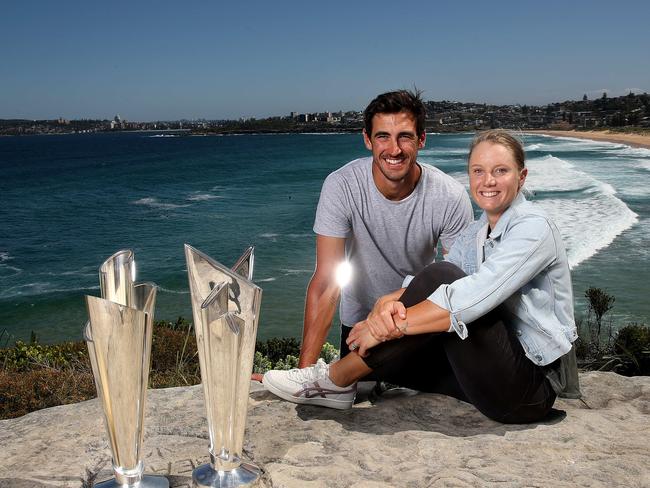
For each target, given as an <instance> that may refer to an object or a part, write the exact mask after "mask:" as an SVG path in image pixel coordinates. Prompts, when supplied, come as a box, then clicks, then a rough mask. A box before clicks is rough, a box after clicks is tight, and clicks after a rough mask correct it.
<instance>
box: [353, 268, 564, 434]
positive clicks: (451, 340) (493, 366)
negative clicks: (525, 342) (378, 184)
mask: <svg viewBox="0 0 650 488" xmlns="http://www.w3.org/2000/svg"><path fill="white" fill-rule="evenodd" d="M463 276H465V273H464V272H463V271H462V270H460V269H459V268H458V267H456V266H454V265H453V264H451V263H447V262H440V263H434V264H431V265H429V266H427V267H426V268H425V269H424V270H422V271H421V272H420V273H418V274H417V275H416V276H415V278H414V279H413V281H412V282H411V283H410V284H409V286H408V288H407V289H406V291H405V292H404V293H403V294H402V296H401V297H400V299H399V300H400V301H401V302H402V303H403V304H404V305H406V306H407V307H410V306H413V305H415V304H417V303H420V302H421V301H423V300H425V299H426V298H427V297H428V296H429V295H431V293H433V291H435V290H436V288H438V287H439V286H440V285H442V284H445V283H452V282H454V281H455V280H457V279H459V278H462V277H463ZM505 316H506V315H505V313H504V310H503V309H501V307H497V308H496V309H494V310H492V311H491V312H489V313H487V314H486V315H484V316H483V317H480V318H479V319H477V320H475V321H474V322H472V323H471V324H467V327H468V337H467V339H465V340H462V339H460V337H458V335H457V334H456V333H455V332H452V333H447V332H443V333H430V334H419V335H414V336H404V337H402V338H401V339H396V340H392V341H388V342H384V343H381V344H379V345H377V346H375V347H374V348H372V349H370V351H369V353H370V355H369V356H368V357H366V358H364V361H365V362H366V364H367V365H368V367H370V368H372V370H373V377H374V378H377V379H381V380H383V381H387V382H389V383H394V384H397V385H401V386H405V387H408V388H413V389H415V390H420V391H426V392H432V393H442V394H445V395H449V396H453V397H455V398H458V399H460V400H463V401H466V402H469V403H472V404H473V405H474V406H475V407H476V408H477V409H478V410H479V411H481V412H482V413H483V414H484V415H486V416H487V417H489V418H491V419H493V420H496V421H499V422H503V423H526V422H535V421H537V420H540V419H542V418H543V417H544V416H545V415H546V414H547V413H548V412H549V410H550V409H551V407H552V406H553V402H554V401H555V392H554V391H553V388H552V387H551V385H550V383H549V381H548V380H547V379H546V375H545V371H544V368H543V367H541V366H537V365H536V364H534V363H533V362H532V361H531V360H530V359H528V358H527V357H526V355H525V353H524V350H523V347H522V346H521V344H520V342H519V340H518V339H517V336H516V335H515V332H514V331H513V330H511V328H509V327H507V326H506V325H505V324H504V322H503V320H502V319H503V317H505Z"/></svg>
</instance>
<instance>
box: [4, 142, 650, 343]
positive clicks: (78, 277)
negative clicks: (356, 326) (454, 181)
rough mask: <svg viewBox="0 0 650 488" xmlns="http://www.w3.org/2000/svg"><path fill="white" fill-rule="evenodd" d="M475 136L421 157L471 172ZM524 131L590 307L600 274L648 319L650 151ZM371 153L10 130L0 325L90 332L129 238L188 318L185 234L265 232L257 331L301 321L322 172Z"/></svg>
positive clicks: (532, 187)
mask: <svg viewBox="0 0 650 488" xmlns="http://www.w3.org/2000/svg"><path fill="white" fill-rule="evenodd" d="M469 140H470V135H469V134H461V135H437V134H430V135H429V136H428V140H427V148H426V149H424V150H422V151H421V153H420V160H421V161H424V162H428V163H432V164H434V165H436V166H438V167H439V168H440V169H442V170H443V171H446V172H448V173H450V174H452V175H453V176H454V177H456V178H458V179H459V180H460V181H462V182H464V183H466V182H467V177H466V176H465V172H464V165H465V159H464V158H465V154H466V148H467V146H468V144H469ZM525 142H526V149H527V154H528V160H529V167H530V176H529V179H528V183H527V186H528V188H529V192H530V195H531V196H530V197H531V198H533V199H535V200H536V201H538V202H539V204H540V205H543V206H544V207H545V208H547V210H548V211H549V213H550V214H551V215H553V217H554V218H555V220H556V222H557V223H558V226H559V227H560V229H561V231H562V234H563V236H564V238H565V241H566V243H567V246H568V248H569V256H570V260H571V262H572V265H573V271H574V273H573V276H574V288H575V294H576V310H577V311H578V313H580V312H581V311H582V310H584V300H583V299H582V295H583V294H584V290H585V289H586V288H587V287H588V286H599V287H602V288H605V289H606V290H607V291H608V292H609V293H611V294H613V295H615V296H616V303H615V308H614V310H613V312H614V316H615V317H614V318H615V321H618V322H626V321H642V322H646V323H647V322H648V321H649V320H648V319H649V318H650V305H649V304H648V300H647V298H646V297H647V291H648V288H647V286H646V283H645V281H646V279H645V278H646V276H647V275H648V271H649V269H648V257H649V256H648V254H649V252H650V251H649V250H648V236H649V235H650V232H649V231H650V194H649V190H648V176H649V175H650V151H648V150H645V149H632V148H629V147H627V146H623V145H620V144H609V143H600V142H599V143H596V142H591V141H578V140H572V139H558V138H547V137H542V136H529V137H526V138H525ZM366 153H367V151H366V150H365V148H364V147H363V144H362V140H361V137H360V136H359V135H354V134H334V135H319V134H300V135H298V134H291V135H289V134H287V135H246V136H226V137H152V135H151V134H145V133H127V134H94V135H68V136H30V137H12V138H0V171H1V174H2V179H1V180H0V195H2V205H1V206H0V225H1V227H0V330H2V329H5V330H6V331H7V332H8V333H9V334H11V336H12V337H13V338H18V339H25V338H28V337H29V334H30V331H32V330H34V331H35V332H36V333H37V334H38V335H39V337H40V338H41V340H43V341H47V342H50V341H58V340H64V339H78V338H80V337H81V329H82V325H83V323H84V322H85V320H86V311H85V306H84V299H83V296H84V295H86V294H92V295H98V294H99V289H98V280H97V268H98V266H99V264H101V262H102V261H103V260H104V259H105V258H106V257H108V256H109V255H111V254H112V253H113V252H115V251H117V250H118V249H123V248H131V249H133V250H134V251H135V254H136V260H137V265H138V281H154V282H155V283H157V284H158V285H159V286H160V292H159V295H158V302H157V308H156V317H157V318H164V319H175V318H176V317H177V316H179V315H182V316H185V317H187V318H190V317H191V309H190V301H189V296H188V292H187V277H186V270H185V262H184V255H183V244H184V243H186V242H187V243H190V244H192V245H193V246H195V247H197V248H198V249H200V250H202V251H204V252H206V253H207V254H209V255H211V256H212V257H214V258H215V259H217V260H218V261H221V262H223V263H224V264H231V263H233V262H234V261H235V260H236V259H237V257H238V256H239V255H240V254H241V252H242V251H243V250H244V249H245V248H246V247H247V246H248V245H251V244H252V245H255V246H256V251H255V252H256V260H255V266H256V268H255V281H256V282H257V283H258V284H259V285H260V286H261V287H262V288H263V290H264V296H263V301H262V311H261V317H260V327H259V337H260V338H266V337H272V336H280V335H282V336H285V335H293V336H296V337H299V336H300V334H301V328H302V310H303V303H304V291H305V287H306V284H307V281H308V280H309V277H310V276H311V273H312V271H313V268H314V258H315V255H314V241H315V239H314V235H313V233H312V231H311V227H312V224H313V218H314V211H315V208H316V203H317V201H318V195H319V192H320V186H321V184H322V181H323V179H324V178H325V176H326V175H327V174H328V173H329V172H331V171H332V170H334V169H336V168H338V167H339V166H341V165H342V164H343V163H345V162H347V161H349V160H351V159H354V158H356V157H359V156H362V155H365V154H366ZM335 337H336V334H331V336H330V339H331V340H334V339H335Z"/></svg>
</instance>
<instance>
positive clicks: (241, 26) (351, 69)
mask: <svg viewBox="0 0 650 488" xmlns="http://www.w3.org/2000/svg"><path fill="white" fill-rule="evenodd" d="M451 4H452V2H442V1H440V2H434V1H429V2H415V1H413V2H396V1H392V2H388V1H373V2H365V1H358V2H357V1H352V0H347V1H344V2H339V1H334V0H328V1H319V2H315V1H309V0H302V1H299V2H298V1H295V2H294V1H286V2H284V1H281V0H276V1H268V0H267V1H263V2H262V1H260V2H255V1H240V2H236V1H234V0H231V1H228V2H222V1H219V0H209V1H202V2H199V1H191V0H187V1H174V2H166V1H144V0H135V1H129V2H120V1H111V2H94V1H88V0H85V1H72V0H70V1H66V0H62V1H58V2H55V1H52V0H47V1H42V2H35V1H29V0H25V1H23V2H11V1H6V2H3V6H2V9H1V11H0V118H57V117H66V118H110V117H113V116H114V115H115V114H118V113H119V114H120V115H121V116H122V117H123V118H125V119H127V120H161V119H179V118H189V119H191V118H208V119H221V118H238V117H240V116H244V117H250V116H255V117H266V116H270V115H284V114H288V113H289V112H290V111H297V112H317V111H327V110H330V111H336V110H360V109H363V108H364V106H365V105H366V104H367V103H368V101H369V100H370V99H372V98H373V97H374V96H375V95H376V94H378V93H380V92H383V91H387V90H391V89H395V88H408V87H412V86H413V85H414V84H415V85H417V86H418V87H419V88H421V89H423V90H424V91H425V94H424V97H425V99H427V100H443V99H446V100H458V101H474V102H487V103H498V104H507V103H522V104H524V103H525V104H544V103H548V102H553V101H561V100H567V99H578V98H581V97H582V95H583V94H584V93H587V94H588V96H589V97H590V98H594V97H598V96H600V95H602V92H603V91H608V93H609V94H610V95H611V96H616V95H621V94H626V93H627V92H628V91H629V90H633V91H640V92H643V91H647V92H650V28H649V27H648V25H649V23H648V20H649V19H650V1H648V0H638V1H626V0H622V1H617V2H612V1H611V0H610V1H607V2H601V1H571V0H565V1H563V2H559V1H558V2H556V1H528V0H518V1H498V0H493V1H485V0H483V1H480V2H471V1H455V2H453V5H451Z"/></svg>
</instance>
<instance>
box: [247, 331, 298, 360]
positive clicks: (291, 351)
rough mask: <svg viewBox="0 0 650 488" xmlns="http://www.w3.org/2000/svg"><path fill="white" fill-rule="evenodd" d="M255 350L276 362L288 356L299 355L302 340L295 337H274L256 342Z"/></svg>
mask: <svg viewBox="0 0 650 488" xmlns="http://www.w3.org/2000/svg"><path fill="white" fill-rule="evenodd" d="M255 350H256V351H258V352H260V353H261V354H262V355H263V356H266V357H267V358H268V359H269V361H271V362H272V363H273V364H275V363H277V362H278V361H280V360H284V358H286V357H287V356H298V355H299V354H300V342H299V341H298V340H297V339H295V338H294V337H273V338H272V339H268V340H266V341H264V342H260V341H258V342H256V343H255Z"/></svg>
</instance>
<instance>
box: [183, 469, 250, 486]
mask: <svg viewBox="0 0 650 488" xmlns="http://www.w3.org/2000/svg"><path fill="white" fill-rule="evenodd" d="M260 474H261V471H260V468H258V467H257V466H255V465H253V464H249V463H241V465H240V466H239V467H237V468H235V469H231V470H230V471H217V470H215V469H214V468H213V467H212V465H211V464H202V465H201V466H199V467H198V468H196V469H195V470H194V471H192V480H193V481H194V486H195V487H197V488H234V487H236V486H253V485H254V484H255V483H256V482H257V480H259V478H260Z"/></svg>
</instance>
